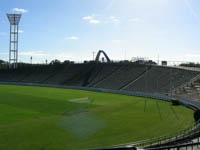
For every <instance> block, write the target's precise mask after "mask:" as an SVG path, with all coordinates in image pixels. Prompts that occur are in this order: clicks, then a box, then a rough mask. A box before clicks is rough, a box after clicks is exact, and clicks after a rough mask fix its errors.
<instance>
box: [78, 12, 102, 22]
mask: <svg viewBox="0 0 200 150" xmlns="http://www.w3.org/2000/svg"><path fill="white" fill-rule="evenodd" d="M96 16H97V15H95V14H92V15H91V16H85V17H83V18H82V19H83V20H86V21H88V23H90V24H99V23H100V20H97V19H95V17H96Z"/></svg>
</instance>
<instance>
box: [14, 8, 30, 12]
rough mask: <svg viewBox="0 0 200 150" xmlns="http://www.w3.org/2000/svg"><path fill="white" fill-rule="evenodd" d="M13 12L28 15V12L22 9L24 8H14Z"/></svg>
mask: <svg viewBox="0 0 200 150" xmlns="http://www.w3.org/2000/svg"><path fill="white" fill-rule="evenodd" d="M13 11H16V12H19V13H27V12H28V10H26V9H22V8H13Z"/></svg>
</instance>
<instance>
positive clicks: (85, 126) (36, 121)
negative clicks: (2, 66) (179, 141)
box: [0, 85, 194, 150]
mask: <svg viewBox="0 0 200 150" xmlns="http://www.w3.org/2000/svg"><path fill="white" fill-rule="evenodd" d="M193 114H194V112H193V110H190V109H188V108H185V107H183V106H172V104H171V103H169V102H165V101H160V100H155V99H148V98H141V97H134V96H126V95H118V94H110V93H98V92H90V91H83V90H70V89H58V88H47V87H32V86H15V85H0V149H2V150H42V149H43V150H44V149H45V150H82V149H83V150H85V149H90V148H101V147H109V146H113V145H118V144H123V143H129V142H134V141H139V140H144V139H148V138H153V137H158V136H162V135H166V134H170V133H174V132H176V131H178V130H181V129H184V128H186V127H188V126H190V125H192V124H193V123H194V118H193Z"/></svg>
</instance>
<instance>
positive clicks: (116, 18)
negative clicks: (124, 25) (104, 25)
mask: <svg viewBox="0 0 200 150" xmlns="http://www.w3.org/2000/svg"><path fill="white" fill-rule="evenodd" d="M110 20H111V22H112V23H113V24H119V23H120V20H119V18H118V17H115V16H110Z"/></svg>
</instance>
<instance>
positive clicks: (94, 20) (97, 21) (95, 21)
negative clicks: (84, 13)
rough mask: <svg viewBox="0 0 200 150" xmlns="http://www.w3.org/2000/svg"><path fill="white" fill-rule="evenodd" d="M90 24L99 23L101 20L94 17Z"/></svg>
mask: <svg viewBox="0 0 200 150" xmlns="http://www.w3.org/2000/svg"><path fill="white" fill-rule="evenodd" d="M89 23H90V24H99V23H100V21H99V20H96V19H92V20H90V21H89Z"/></svg>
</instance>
